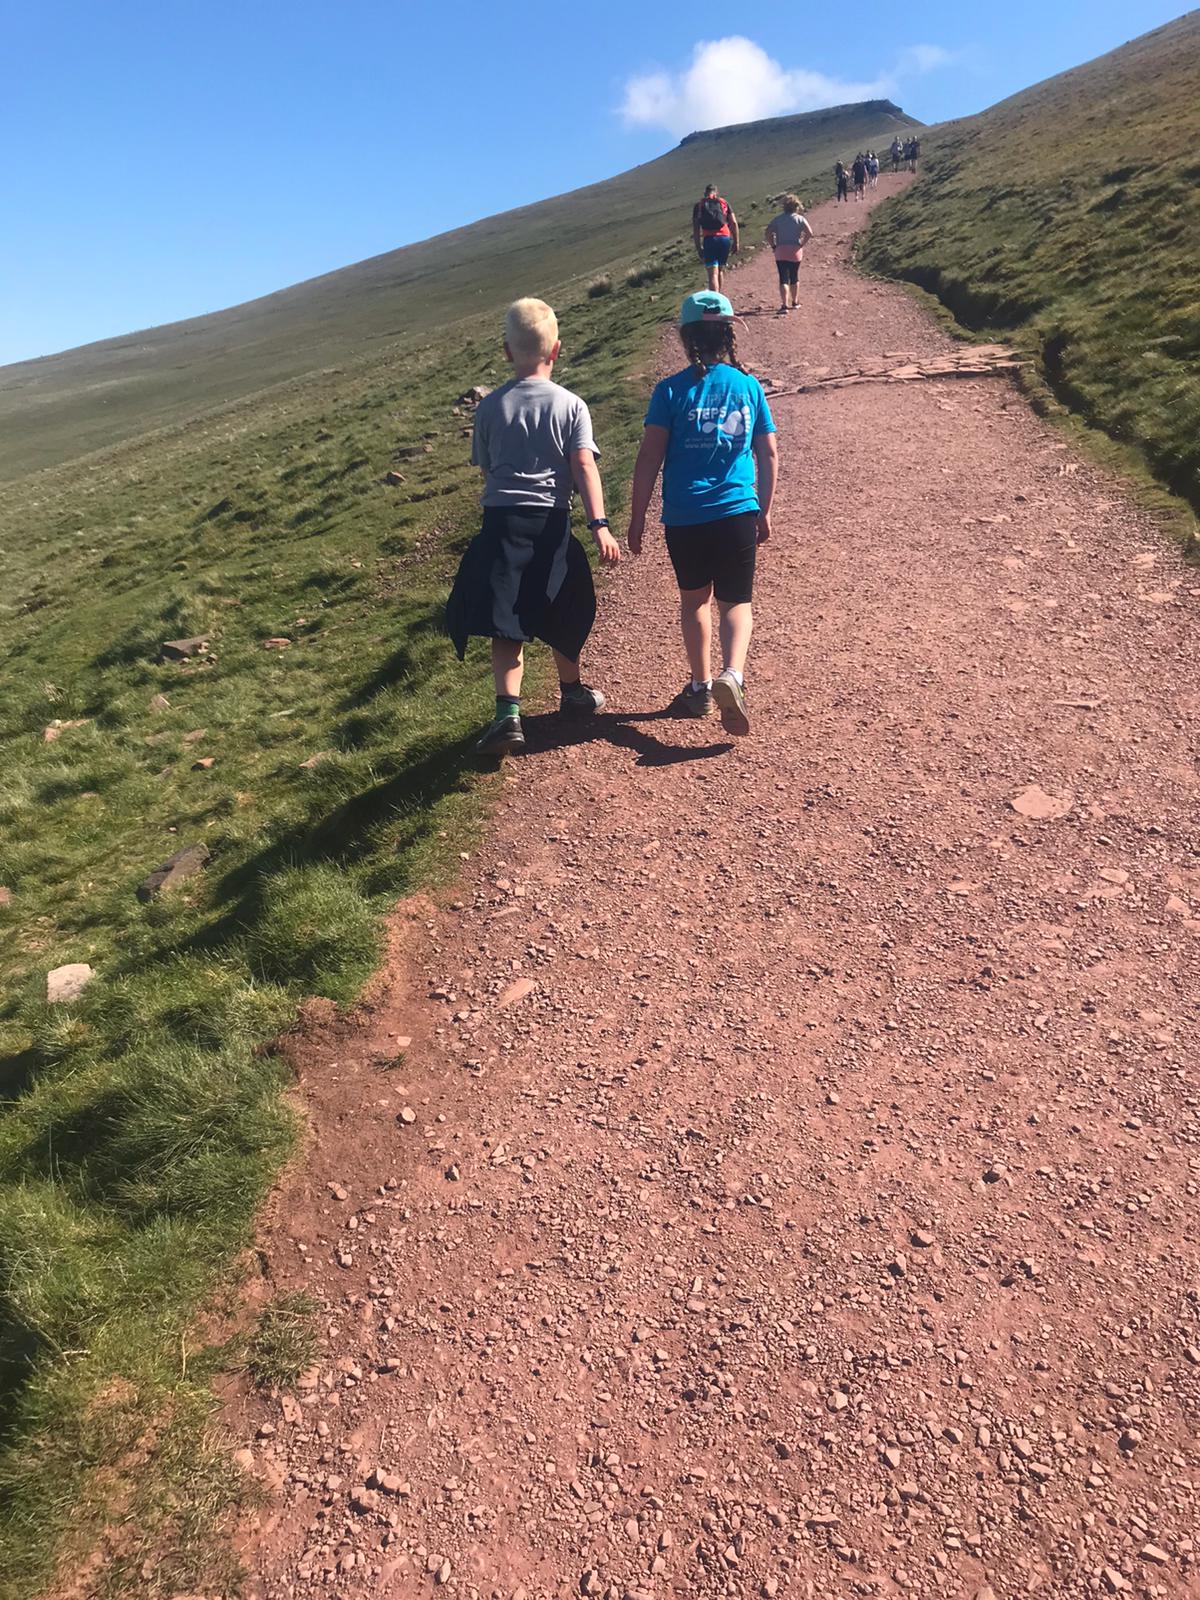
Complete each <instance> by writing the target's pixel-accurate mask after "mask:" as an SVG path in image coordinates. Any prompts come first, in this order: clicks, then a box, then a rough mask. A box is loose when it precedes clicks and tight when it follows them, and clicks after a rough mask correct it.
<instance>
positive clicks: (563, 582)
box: [446, 299, 621, 756]
mask: <svg viewBox="0 0 1200 1600" xmlns="http://www.w3.org/2000/svg"><path fill="white" fill-rule="evenodd" d="M560 348H561V346H560V343H559V338H558V319H557V318H556V317H555V315H554V312H553V311H552V310H551V309H550V307H549V306H548V305H547V304H546V303H545V301H544V300H529V299H526V300H516V301H514V302H513V304H512V305H511V306H509V308H508V314H507V316H506V317H505V319H504V354H505V355H506V356H507V357H508V359H509V360H510V361H511V362H512V365H513V374H514V375H513V377H512V378H511V379H510V380H509V382H508V383H505V384H502V385H501V386H500V388H499V389H493V390H492V392H491V394H489V395H487V396H486V397H485V398H484V399H483V400H481V401H480V402H479V409H478V410H477V411H476V413H475V438H474V441H473V443H472V445H471V463H472V465H473V466H477V467H478V468H479V469H480V470H481V471H482V473H483V529H482V531H481V532H480V533H478V534H476V536H475V537H474V539H472V540H471V543H470V544H469V545H468V546H467V548H466V551H465V553H464V554H463V558H462V562H461V564H460V566H459V569H458V576H457V577H456V578H455V580H454V588H453V589H452V590H451V592H450V599H449V601H448V602H447V605H446V631H447V633H449V635H450V637H451V639H452V640H453V641H454V647H455V649H456V650H457V652H458V659H459V660H460V661H461V660H462V659H463V656H464V655H465V654H466V648H467V640H468V639H469V638H471V637H472V636H473V635H475V636H482V637H483V638H485V639H490V640H491V641H492V672H493V674H494V676H495V680H496V715H495V717H494V718H493V720H492V721H491V723H489V725H488V726H487V727H486V728H485V729H484V731H483V733H482V735H481V736H480V738H479V741H478V743H477V744H476V746H475V753H476V755H481V756H502V755H505V754H507V753H508V752H510V751H517V750H523V749H524V748H525V734H524V732H523V731H522V728H521V715H520V712H521V679H522V675H523V673H524V670H525V644H526V642H527V641H528V640H530V639H542V640H544V641H545V643H546V644H548V645H549V646H550V649H551V650H552V651H553V653H554V661H555V665H556V666H557V667H558V678H559V687H560V696H561V698H560V709H561V710H562V711H563V712H564V713H565V714H566V715H568V716H571V715H575V716H591V715H592V714H593V713H594V712H597V711H599V710H600V708H601V706H603V704H604V696H603V695H602V694H601V693H600V691H599V689H589V688H588V687H587V685H586V684H585V683H583V682H582V680H581V678H580V675H579V657H580V655H581V653H582V651H583V646H584V643H585V641H586V640H587V636H588V634H589V633H590V632H591V631H592V623H593V622H594V621H595V620H596V591H595V588H594V586H593V584H592V574H591V569H590V568H589V566H588V560H587V556H586V555H585V554H584V551H583V546H582V545H581V544H580V543H579V541H578V540H577V539H576V538H575V537H574V535H573V534H572V532H571V497H572V494H573V492H574V490H575V489H578V490H579V495H580V498H581V499H582V501H583V508H584V511H585V513H586V515H587V518H588V529H589V530H590V532H591V534H592V537H593V538H594V539H595V541H596V547H597V549H598V550H599V552H600V559H601V561H619V560H620V559H621V547H620V545H618V543H617V541H616V540H615V539H614V538H613V536H612V534H611V533H610V532H609V531H608V520H607V518H606V517H605V515H604V490H603V489H602V487H601V485H600V474H599V473H598V472H597V470H596V456H597V455H598V454H599V451H598V450H597V449H596V441H595V439H594V438H593V437H592V419H591V416H590V415H589V414H588V408H587V406H586V405H584V403H583V401H582V400H581V399H580V398H579V396H578V395H574V394H572V393H571V392H570V390H569V389H564V388H562V387H560V385H559V384H557V383H553V382H552V381H551V378H550V374H551V372H552V371H553V369H554V363H555V361H556V360H557V359H558V352H559V349H560Z"/></svg>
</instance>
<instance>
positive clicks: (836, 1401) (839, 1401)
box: [826, 1389, 850, 1411]
mask: <svg viewBox="0 0 1200 1600" xmlns="http://www.w3.org/2000/svg"><path fill="white" fill-rule="evenodd" d="M849 1404H850V1397H849V1395H847V1394H844V1393H843V1392H842V1390H841V1389H835V1390H834V1391H833V1393H832V1394H831V1395H830V1396H829V1399H828V1400H827V1401H826V1405H827V1406H828V1407H829V1409H830V1411H845V1409H846V1407H847V1406H848V1405H849Z"/></svg>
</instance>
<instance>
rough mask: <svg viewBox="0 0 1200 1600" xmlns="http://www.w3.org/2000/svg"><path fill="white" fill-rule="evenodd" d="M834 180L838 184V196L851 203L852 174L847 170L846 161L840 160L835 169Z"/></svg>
mask: <svg viewBox="0 0 1200 1600" xmlns="http://www.w3.org/2000/svg"><path fill="white" fill-rule="evenodd" d="M833 177H834V181H835V182H836V184H837V197H838V199H839V200H844V201H845V202H846V203H847V205H849V203H850V174H849V173H848V172H847V171H846V167H845V163H844V162H841V161H839V162H838V163H837V165H836V166H835V167H834V169H833Z"/></svg>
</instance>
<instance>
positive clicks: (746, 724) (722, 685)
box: [713, 671, 750, 738]
mask: <svg viewBox="0 0 1200 1600" xmlns="http://www.w3.org/2000/svg"><path fill="white" fill-rule="evenodd" d="M713 699H714V700H715V701H716V702H717V705H718V707H719V708H720V711H721V726H722V727H723V728H724V729H725V732H726V733H732V734H735V735H736V736H737V737H738V738H740V737H741V736H742V735H743V734H747V733H749V732H750V718H749V716H748V714H747V712H746V693H745V690H744V689H743V688H742V686H741V684H740V683H739V682H738V681H737V679H736V678H735V677H734V675H733V673H732V672H728V671H726V672H723V673H721V675H720V677H719V678H715V679H714V680H713Z"/></svg>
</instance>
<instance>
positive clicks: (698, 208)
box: [692, 183, 739, 294]
mask: <svg viewBox="0 0 1200 1600" xmlns="http://www.w3.org/2000/svg"><path fill="white" fill-rule="evenodd" d="M692 240H693V242H694V244H695V246H696V254H697V255H698V256H699V257H700V259H701V261H703V263H704V266H705V270H706V271H707V273H708V287H709V289H710V290H711V291H712V292H713V294H719V293H720V289H721V284H722V282H723V281H724V272H725V267H726V266H727V264H728V262H729V258H730V256H731V255H734V256H735V255H737V253H738V244H739V239H738V220H737V218H736V217H735V216H734V214H733V207H732V206H731V205H730V204H729V202H728V200H724V199H722V197H721V195H720V193H719V192H718V190H717V186H716V184H715V183H710V184H708V185H707V186H706V188H705V190H704V196H703V198H702V199H700V200H697V202H696V204H695V205H694V206H693V207H692Z"/></svg>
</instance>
